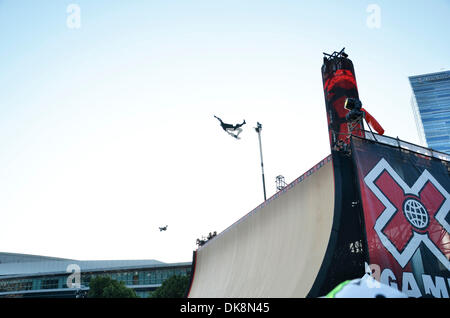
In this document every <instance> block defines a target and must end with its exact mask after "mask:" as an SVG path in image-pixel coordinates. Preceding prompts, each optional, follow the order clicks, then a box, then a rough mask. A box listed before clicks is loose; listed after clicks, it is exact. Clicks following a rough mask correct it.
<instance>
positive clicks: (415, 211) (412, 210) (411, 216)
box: [403, 198, 429, 229]
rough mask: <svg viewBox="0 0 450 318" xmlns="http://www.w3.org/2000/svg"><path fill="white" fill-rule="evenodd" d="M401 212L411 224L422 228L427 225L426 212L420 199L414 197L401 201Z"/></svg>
mask: <svg viewBox="0 0 450 318" xmlns="http://www.w3.org/2000/svg"><path fill="white" fill-rule="evenodd" d="M403 213H404V214H405V217H406V219H407V220H408V222H409V223H411V225H412V226H414V227H415V228H417V229H424V228H426V227H427V226H428V221H429V217H428V213H427V210H426V209H425V207H424V206H423V204H422V203H420V201H418V200H416V199H411V198H409V199H407V200H406V201H405V203H403Z"/></svg>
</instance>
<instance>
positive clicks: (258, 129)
mask: <svg viewBox="0 0 450 318" xmlns="http://www.w3.org/2000/svg"><path fill="white" fill-rule="evenodd" d="M255 130H256V132H257V133H258V139H259V153H260V155H261V171H262V181H263V190H264V201H266V181H265V179H264V164H263V155H262V145H261V130H262V125H261V124H260V123H259V122H257V125H256V127H255Z"/></svg>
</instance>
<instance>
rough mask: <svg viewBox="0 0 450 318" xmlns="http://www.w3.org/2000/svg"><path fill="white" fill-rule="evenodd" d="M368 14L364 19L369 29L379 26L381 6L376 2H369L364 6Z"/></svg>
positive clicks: (378, 27)
mask: <svg viewBox="0 0 450 318" xmlns="http://www.w3.org/2000/svg"><path fill="white" fill-rule="evenodd" d="M366 12H367V13H369V16H368V17H367V19H366V25H367V27H368V28H369V29H380V28H381V7H380V6H379V5H378V4H369V5H368V6H367V8H366Z"/></svg>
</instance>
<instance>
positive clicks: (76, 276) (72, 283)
mask: <svg viewBox="0 0 450 318" xmlns="http://www.w3.org/2000/svg"><path fill="white" fill-rule="evenodd" d="M66 272H67V273H71V274H70V275H69V276H68V277H67V280H66V285H67V287H69V288H81V268H80V266H79V265H77V264H69V265H68V266H67V268H66Z"/></svg>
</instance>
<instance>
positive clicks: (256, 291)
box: [188, 155, 337, 298]
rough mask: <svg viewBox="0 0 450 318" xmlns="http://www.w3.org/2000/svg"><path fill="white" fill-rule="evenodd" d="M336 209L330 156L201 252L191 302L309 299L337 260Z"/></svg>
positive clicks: (196, 256) (195, 259)
mask: <svg viewBox="0 0 450 318" xmlns="http://www.w3.org/2000/svg"><path fill="white" fill-rule="evenodd" d="M335 205H336V202H335V184H334V173H333V164H332V159H331V155H330V156H329V157H327V158H325V159H324V160H322V161H321V162H320V163H319V164H317V165H316V166H315V167H314V168H312V169H311V170H309V171H308V172H307V173H305V174H304V175H302V176H300V177H299V178H298V179H296V180H295V181H294V182H292V183H291V184H289V185H288V186H287V187H286V188H285V189H283V190H282V191H280V192H278V193H277V194H275V195H274V196H273V197H271V198H270V199H268V200H267V201H265V202H264V203H263V204H261V205H260V206H259V207H257V208H256V209H254V210H253V211H251V212H250V213H248V214H247V215H246V216H244V217H243V218H241V219H240V220H239V221H237V222H236V223H234V224H233V225H232V226H230V227H229V228H228V229H226V230H225V231H224V232H222V233H220V234H219V235H218V236H216V237H214V238H213V239H211V240H210V241H208V242H207V243H206V244H205V245H203V246H202V247H200V248H199V249H198V250H197V251H196V252H195V254H194V271H193V276H192V282H191V287H190V291H189V295H188V296H189V297H233V298H239V297H244V298H245V297H306V296H308V294H310V292H311V291H312V290H313V286H314V284H315V283H316V285H322V284H323V279H318V278H319V276H320V275H319V274H320V273H321V272H322V274H323V272H324V269H323V267H324V263H326V264H327V265H330V263H331V259H332V257H333V251H334V247H335V245H336V244H332V245H333V247H330V238H332V237H335V236H337V232H336V231H333V220H334V219H335V214H334V210H335ZM335 225H336V224H335ZM333 241H334V242H335V241H336V238H334V240H333ZM327 250H328V251H329V252H328V253H327ZM326 260H328V261H326ZM321 268H322V271H321ZM325 272H326V271H325ZM322 276H323V275H322ZM316 290H317V291H316V293H318V292H319V290H320V288H316Z"/></svg>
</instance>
